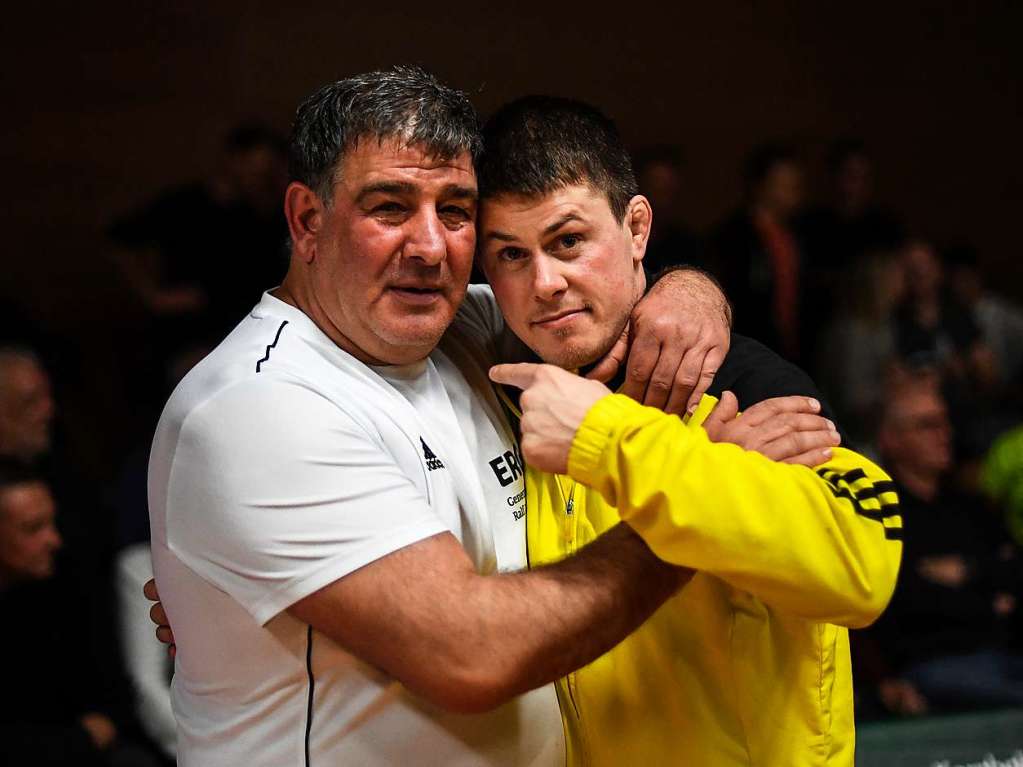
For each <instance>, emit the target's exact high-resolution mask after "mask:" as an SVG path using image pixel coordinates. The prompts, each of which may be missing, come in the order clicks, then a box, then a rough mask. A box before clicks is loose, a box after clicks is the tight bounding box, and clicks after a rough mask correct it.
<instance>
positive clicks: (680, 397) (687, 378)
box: [655, 346, 714, 415]
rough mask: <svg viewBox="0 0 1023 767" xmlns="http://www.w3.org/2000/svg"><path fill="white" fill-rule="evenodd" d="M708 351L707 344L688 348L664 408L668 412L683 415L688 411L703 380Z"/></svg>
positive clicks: (705, 388) (705, 387)
mask: <svg viewBox="0 0 1023 767" xmlns="http://www.w3.org/2000/svg"><path fill="white" fill-rule="evenodd" d="M707 352H708V349H707V347H705V346H694V347H692V348H690V349H687V350H686V353H685V355H684V356H683V357H682V361H681V362H680V363H679V365H678V369H677V370H676V371H675V380H674V382H673V384H672V387H671V396H669V397H668V404H667V405H666V406H665V408H664V410H665V411H666V412H668V413H674V414H675V415H682V414H683V413H684V412H685V411H686V408H687V406H688V404H689V403H690V402H691V401H692V398H693V393H694V391H695V390H696V387H697V385H698V384H699V383H700V381H701V380H702V376H703V368H704V363H705V360H706V359H707ZM655 376H656V373H655ZM713 377H714V376H713V374H711V378H713ZM709 384H710V379H708V380H707V385H709ZM703 390H704V391H706V390H707V386H704V387H703ZM701 395H702V392H701ZM697 401H699V397H697Z"/></svg>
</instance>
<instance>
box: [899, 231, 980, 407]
mask: <svg viewBox="0 0 1023 767" xmlns="http://www.w3.org/2000/svg"><path fill="white" fill-rule="evenodd" d="M902 264H903V269H904V270H905V277H906V294H905V299H904V300H903V302H902V304H901V305H900V306H899V307H898V309H897V311H896V315H895V339H896V346H897V348H898V351H899V355H900V356H901V357H902V358H903V360H905V362H906V363H907V365H909V366H910V367H913V368H920V367H934V368H936V369H937V370H938V371H940V372H941V373H942V375H943V376H944V377H946V379H948V380H951V381H958V382H969V384H970V386H971V387H972V388H974V389H981V390H983V389H988V388H990V386H991V385H992V384H993V382H994V375H995V373H994V359H993V356H992V354H991V350H990V349H989V348H988V347H987V346H986V345H985V344H984V340H983V337H982V336H981V332H980V328H979V327H978V326H977V324H976V323H975V322H974V320H973V318H972V317H971V316H970V313H969V311H968V310H967V309H966V307H964V306H963V305H962V304H960V303H959V302H958V301H957V300H956V299H955V297H954V296H953V295H951V294H950V293H949V292H948V291H947V290H946V288H945V284H944V281H945V280H944V270H943V268H942V264H941V261H940V260H939V259H938V256H937V253H935V251H934V248H933V247H931V246H930V245H929V244H927V243H926V242H922V241H919V240H916V241H913V242H910V243H909V244H908V245H906V247H905V248H904V249H903V251H902Z"/></svg>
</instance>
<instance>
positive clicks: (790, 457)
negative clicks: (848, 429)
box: [757, 430, 840, 466]
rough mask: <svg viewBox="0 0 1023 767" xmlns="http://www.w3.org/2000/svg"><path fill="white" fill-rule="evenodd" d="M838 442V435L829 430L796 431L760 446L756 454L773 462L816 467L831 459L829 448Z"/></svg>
mask: <svg viewBox="0 0 1023 767" xmlns="http://www.w3.org/2000/svg"><path fill="white" fill-rule="evenodd" d="M839 441H840V439H839V436H838V433H837V432H835V431H831V430H817V431H796V432H790V433H788V434H786V435H784V436H783V437H780V438H778V439H775V440H773V441H771V442H767V443H765V444H763V445H761V446H760V447H759V448H758V449H757V452H759V453H761V454H763V455H765V456H767V457H768V458H770V459H771V460H773V461H781V462H784V463H802V464H804V465H806V466H816V465H817V464H819V463H823V462H824V461H827V460H828V459H830V458H831V455H832V451H831V448H832V447H835V446H837V445H838V443H839ZM796 459H798V460H796ZM806 461H812V463H806Z"/></svg>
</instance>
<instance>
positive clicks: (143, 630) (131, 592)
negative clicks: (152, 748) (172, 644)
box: [116, 543, 177, 758]
mask: <svg viewBox="0 0 1023 767" xmlns="http://www.w3.org/2000/svg"><path fill="white" fill-rule="evenodd" d="M116 564H117V577H116V583H117V608H118V609H117V614H118V618H119V625H120V629H121V632H120V636H121V647H122V649H123V650H124V663H125V667H126V668H127V671H128V676H129V677H130V678H131V682H132V685H133V686H134V688H135V697H136V698H137V700H138V714H139V717H138V719H139V722H140V723H141V724H142V727H143V728H144V729H145V731H146V733H147V734H148V735H149V737H151V738H152V739H153V740H154V741H155V742H156V743H159V744H160V748H162V749H163V751H164V753H165V754H167V756H169V757H172V758H173V757H174V754H175V752H176V750H177V748H176V742H177V725H176V723H175V722H174V712H173V711H172V710H171V692H170V678H171V662H170V658H169V657H168V656H167V646H166V645H163V644H160V642H158V641H157V639H156V637H155V636H154V634H153V624H152V622H151V621H150V620H149V608H150V606H151V604H152V603H151V602H150V601H149V600H148V599H146V598H145V597H144V596H143V595H142V587H143V586H144V585H145V583H146V581H148V580H149V579H150V578H152V577H153V565H152V560H151V557H150V554H149V546H148V545H147V544H145V543H134V544H132V545H130V546H125V547H124V548H123V549H121V551H119V552H118V554H117V563H116Z"/></svg>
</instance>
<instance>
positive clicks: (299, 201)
mask: <svg viewBox="0 0 1023 767" xmlns="http://www.w3.org/2000/svg"><path fill="white" fill-rule="evenodd" d="M325 212H326V211H325V210H324V205H323V202H322V201H321V200H320V197H319V195H317V194H316V192H314V191H313V190H312V189H310V188H309V187H307V186H306V185H305V184H303V183H301V182H299V181H292V182H291V183H290V184H288V189H287V191H285V192H284V217H285V218H286V219H287V221H288V230H289V231H290V232H291V252H292V254H293V255H294V256H296V257H298V258H299V259H301V260H302V261H304V262H305V263H307V264H308V263H310V262H311V261H312V260H313V258H314V257H315V255H316V235H317V234H318V233H319V231H320V228H321V227H322V226H323V219H324V214H325Z"/></svg>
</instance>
